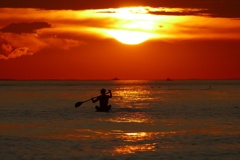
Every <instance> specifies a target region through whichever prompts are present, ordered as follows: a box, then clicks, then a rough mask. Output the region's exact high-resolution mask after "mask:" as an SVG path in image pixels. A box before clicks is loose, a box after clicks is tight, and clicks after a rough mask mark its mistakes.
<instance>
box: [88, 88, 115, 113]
mask: <svg viewBox="0 0 240 160" xmlns="http://www.w3.org/2000/svg"><path fill="white" fill-rule="evenodd" d="M108 92H109V95H107V94H106V89H104V88H103V89H101V95H100V96H98V97H97V98H92V102H93V103H95V102H97V101H99V104H100V107H99V106H96V107H95V108H96V110H97V111H100V112H107V111H109V110H110V109H111V107H112V106H111V105H108V99H109V98H112V91H111V90H108Z"/></svg>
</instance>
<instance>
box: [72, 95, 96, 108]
mask: <svg viewBox="0 0 240 160" xmlns="http://www.w3.org/2000/svg"><path fill="white" fill-rule="evenodd" d="M93 98H97V97H93ZM91 99H92V98H90V99H88V100H85V101H82V102H77V103H75V108H77V107H79V106H81V105H82V104H83V103H84V102H87V101H90V100H91Z"/></svg>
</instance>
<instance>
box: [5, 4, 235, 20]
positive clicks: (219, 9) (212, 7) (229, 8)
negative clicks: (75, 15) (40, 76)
mask: <svg viewBox="0 0 240 160" xmlns="http://www.w3.org/2000/svg"><path fill="white" fill-rule="evenodd" d="M54 1H55V2H54ZM124 6H151V7H177V8H204V9H207V10H208V13H209V14H211V15H212V16H216V17H232V18H240V12H239V10H240V1H239V0H161V1H159V0H152V1H149V0H131V1H129V0H115V1H110V0H98V1H79V0H68V1H65V0H51V1H47V0H21V1H19V0H1V2H0V7H2V8H3V7H8V8H42V9H73V10H80V9H99V8H115V7H124Z"/></svg>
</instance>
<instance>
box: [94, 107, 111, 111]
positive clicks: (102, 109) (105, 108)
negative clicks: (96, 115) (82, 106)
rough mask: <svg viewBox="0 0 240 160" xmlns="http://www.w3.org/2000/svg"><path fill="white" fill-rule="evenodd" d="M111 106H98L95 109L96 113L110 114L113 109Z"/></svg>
mask: <svg viewBox="0 0 240 160" xmlns="http://www.w3.org/2000/svg"><path fill="white" fill-rule="evenodd" d="M111 107H112V106H111V105H109V106H107V107H98V106H96V107H95V108H96V111H97V112H108V111H109V110H110V109H111Z"/></svg>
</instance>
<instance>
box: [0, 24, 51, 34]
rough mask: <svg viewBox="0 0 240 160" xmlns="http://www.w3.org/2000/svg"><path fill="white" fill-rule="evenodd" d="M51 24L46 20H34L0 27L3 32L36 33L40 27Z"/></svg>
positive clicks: (47, 26)
mask: <svg viewBox="0 0 240 160" xmlns="http://www.w3.org/2000/svg"><path fill="white" fill-rule="evenodd" d="M50 27H51V25H50V24H48V23H46V22H32V23H11V24H9V25H7V26H6V27H3V28H1V29H0V31H1V32H10V33H16V34H21V33H35V32H36V31H37V30H38V29H42V28H50Z"/></svg>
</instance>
